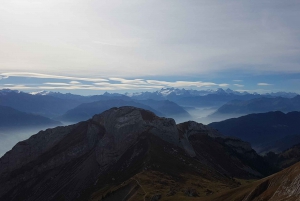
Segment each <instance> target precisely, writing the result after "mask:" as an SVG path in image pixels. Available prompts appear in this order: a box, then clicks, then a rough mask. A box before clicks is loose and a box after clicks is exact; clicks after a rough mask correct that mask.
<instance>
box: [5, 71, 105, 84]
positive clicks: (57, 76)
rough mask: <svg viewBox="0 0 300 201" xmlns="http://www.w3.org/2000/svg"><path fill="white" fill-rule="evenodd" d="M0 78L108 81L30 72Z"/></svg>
mask: <svg viewBox="0 0 300 201" xmlns="http://www.w3.org/2000/svg"><path fill="white" fill-rule="evenodd" d="M0 75H1V76H5V77H28V78H41V79H46V78H50V79H62V80H81V81H89V82H105V81H108V80H107V79H104V78H86V77H71V76H62V75H50V74H42V73H30V72H8V73H0Z"/></svg>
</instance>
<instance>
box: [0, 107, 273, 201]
mask: <svg viewBox="0 0 300 201" xmlns="http://www.w3.org/2000/svg"><path fill="white" fill-rule="evenodd" d="M270 173H272V170H271V169H270V168H269V166H268V164H267V163H265V162H264V160H263V158H262V157H260V156H259V155H257V154H256V152H255V151H254V150H253V149H252V148H251V146H250V145H249V143H246V142H243V141H241V140H239V139H235V138H229V137H226V136H224V135H222V134H221V133H219V132H218V131H217V130H215V129H212V128H210V127H208V126H205V125H203V124H200V123H196V122H192V121H189V122H185V123H181V124H178V125H176V123H175V121H174V120H173V119H170V118H161V117H158V116H156V115H155V114H154V113H152V112H150V111H147V110H143V109H139V108H135V107H120V108H111V109H109V110H107V111H105V112H103V113H101V114H99V115H95V116H94V117H93V118H92V119H90V120H88V121H83V122H80V123H77V124H74V125H70V126H66V127H62V126H61V127H57V128H54V129H47V130H45V131H40V132H39V133H37V134H35V135H33V136H31V137H30V138H29V139H27V140H25V141H21V142H19V143H17V144H16V145H15V146H14V147H13V149H12V150H10V151H8V152H7V153H6V154H5V155H4V156H3V157H2V158H1V159H0V186H1V188H0V200H7V201H10V200H14V201H17V200H23V201H40V200H43V201H44V200H45V201H48V200H49V201H50V200H51V201H52V200H53V201H57V200H67V201H68V200H129V199H131V200H155V199H156V200H172V199H178V198H181V199H180V200H185V199H189V198H190V197H205V196H208V195H210V194H214V193H217V192H221V191H223V190H226V189H227V190H228V189H231V188H235V187H238V186H239V185H240V182H239V181H237V180H236V179H235V178H240V179H251V178H261V177H263V176H266V175H268V174H270Z"/></svg>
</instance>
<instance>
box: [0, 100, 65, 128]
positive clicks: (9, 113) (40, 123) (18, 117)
mask: <svg viewBox="0 0 300 201" xmlns="http://www.w3.org/2000/svg"><path fill="white" fill-rule="evenodd" d="M58 125H61V123H60V122H58V121H54V120H51V119H49V118H46V117H43V116H40V115H35V114H30V113H25V112H21V111H18V110H15V109H13V108H11V107H7V106H1V105H0V134H1V132H3V131H13V130H19V129H28V128H32V127H53V126H58Z"/></svg>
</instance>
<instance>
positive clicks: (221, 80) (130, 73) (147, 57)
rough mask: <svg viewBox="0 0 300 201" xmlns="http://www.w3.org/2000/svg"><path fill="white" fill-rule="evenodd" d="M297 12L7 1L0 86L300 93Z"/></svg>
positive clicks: (270, 0)
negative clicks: (230, 89)
mask: <svg viewBox="0 0 300 201" xmlns="http://www.w3.org/2000/svg"><path fill="white" fill-rule="evenodd" d="M299 11H300V4H299V1H298V0H290V1H282V0H261V1H236V0H228V1H223V0H222V1H221V0H197V1H196V0H188V1H179V0H165V1H158V0H144V1H140V0H129V1H122V0H111V1H97V0H88V1H86V0H51V1H38V0H3V1H2V2H1V5H0V27H1V32H0V76H1V77H0V78H1V80H0V88H12V89H19V90H23V91H38V90H53V91H62V92H72V93H79V94H97V93H103V92H104V91H115V92H125V91H140V90H143V91H146V90H157V89H159V88H161V87H179V88H183V87H184V88H196V89H206V88H212V89H214V88H219V87H222V88H227V87H229V88H232V89H235V90H246V91H247V90H248V91H256V92H259V93H263V92H270V91H292V92H298V93H299V89H298V87H297V86H299V84H300V83H299V82H300V81H299V79H300V77H299V75H300V66H299V64H300V58H299V55H300V23H299V20H298V19H300V12H299ZM59 76H61V77H59ZM234 80H240V81H234Z"/></svg>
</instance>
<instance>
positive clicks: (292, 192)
mask: <svg viewBox="0 0 300 201" xmlns="http://www.w3.org/2000/svg"><path fill="white" fill-rule="evenodd" d="M299 198H300V163H297V164H295V165H293V166H291V167H289V168H286V169H284V170H282V171H281V172H278V173H276V174H274V175H272V176H269V177H267V178H264V179H261V180H259V181H256V182H253V183H251V184H249V185H246V186H242V187H239V188H237V189H234V190H230V191H228V192H226V193H221V194H218V195H214V196H212V197H209V198H207V199H206V200H207V201H232V200H235V201H261V200H265V201H275V200H284V201H297V200H299Z"/></svg>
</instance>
